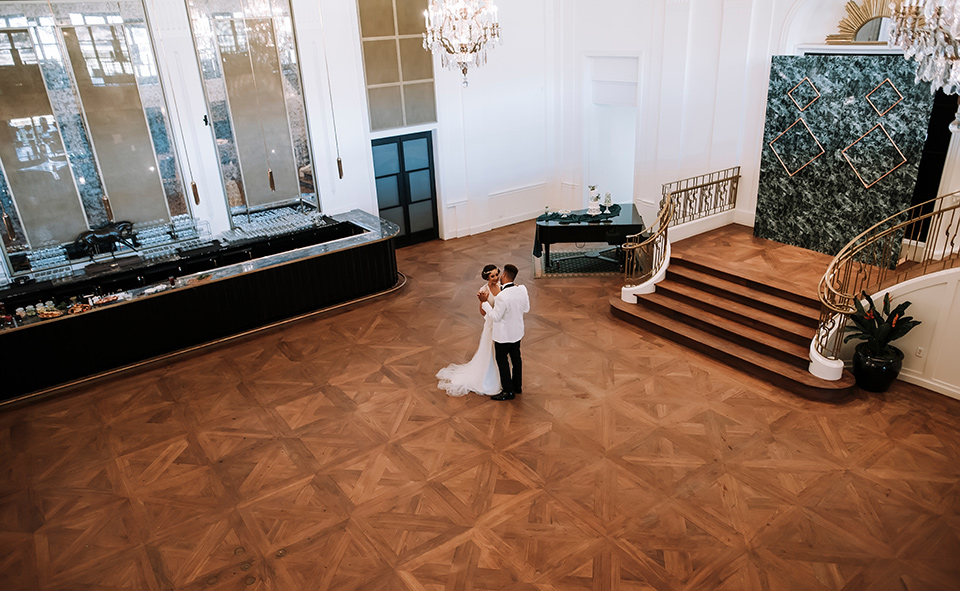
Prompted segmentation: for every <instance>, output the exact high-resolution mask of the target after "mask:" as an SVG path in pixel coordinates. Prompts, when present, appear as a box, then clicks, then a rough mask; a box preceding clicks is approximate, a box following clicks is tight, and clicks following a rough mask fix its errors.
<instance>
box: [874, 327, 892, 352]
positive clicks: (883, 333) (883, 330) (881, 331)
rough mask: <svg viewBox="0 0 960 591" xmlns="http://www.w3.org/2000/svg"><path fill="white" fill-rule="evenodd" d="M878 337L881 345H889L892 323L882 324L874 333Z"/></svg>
mask: <svg viewBox="0 0 960 591" xmlns="http://www.w3.org/2000/svg"><path fill="white" fill-rule="evenodd" d="M874 336H875V337H876V339H877V343H879V344H880V346H881V347H885V346H887V343H888V342H889V341H890V325H889V324H882V325H880V326H879V327H878V328H877V333H876V335H874Z"/></svg>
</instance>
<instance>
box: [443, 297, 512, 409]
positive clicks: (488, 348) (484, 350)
mask: <svg viewBox="0 0 960 591" xmlns="http://www.w3.org/2000/svg"><path fill="white" fill-rule="evenodd" d="M481 290H482V291H485V292H487V293H488V294H489V297H488V299H487V301H488V302H490V305H491V306H492V305H493V302H494V299H495V296H494V295H493V294H491V293H490V291H489V287H487V285H486V284H484V286H483V287H482V288H481ZM437 378H438V379H439V380H440V384H439V385H438V387H439V388H440V389H441V390H446V391H447V394H449V395H450V396H466V395H467V394H468V393H469V392H476V393H477V394H483V395H484V396H493V395H494V394H499V393H500V372H499V370H498V369H497V360H496V358H495V356H494V353H493V320H491V319H490V316H489V315H487V316H484V320H483V332H481V333H480V344H479V345H478V346H477V352H476V353H474V354H473V358H472V359H471V360H470V361H468V362H466V363H465V364H463V365H457V364H452V365H448V366H447V367H445V368H443V369H441V370H440V371H438V372H437Z"/></svg>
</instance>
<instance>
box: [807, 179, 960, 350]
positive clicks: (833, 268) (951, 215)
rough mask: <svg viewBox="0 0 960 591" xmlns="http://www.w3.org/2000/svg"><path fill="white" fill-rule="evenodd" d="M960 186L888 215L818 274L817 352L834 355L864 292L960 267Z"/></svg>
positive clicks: (844, 249) (875, 291)
mask: <svg viewBox="0 0 960 591" xmlns="http://www.w3.org/2000/svg"><path fill="white" fill-rule="evenodd" d="M958 233H960V191H958V192H956V193H950V194H949V195H943V196H941V197H937V198H936V199H931V200H930V201H927V202H925V203H921V204H920V205H915V206H913V207H911V208H909V209H906V210H904V211H901V212H900V213H898V214H896V215H893V216H890V217H889V218H887V219H885V220H883V221H882V222H880V223H878V224H876V225H874V226H873V227H871V228H870V229H868V230H867V231H865V232H863V233H862V234H860V235H859V236H857V237H856V238H854V239H853V240H851V241H850V243H849V244H847V245H846V246H845V247H844V248H843V249H842V250H841V251H840V253H839V254H837V256H836V257H835V258H834V259H833V261H832V262H831V263H830V266H829V267H827V272H826V273H824V275H823V278H822V279H821V280H820V287H819V292H820V305H821V309H820V327H819V329H818V331H817V336H816V338H815V341H814V343H815V346H816V350H817V352H818V353H820V354H821V355H823V356H824V357H826V358H827V359H832V360H836V359H837V356H838V354H839V352H840V347H841V345H842V344H843V335H844V330H843V329H844V327H845V326H846V324H847V319H848V318H849V317H850V315H851V314H852V313H853V312H854V311H855V308H854V304H853V301H854V299H855V298H858V297H859V296H860V294H861V293H862V292H867V293H868V294H874V293H877V292H879V291H881V290H883V289H885V288H888V287H890V286H893V285H896V284H898V283H902V282H904V281H907V280H908V279H913V278H915V277H920V276H923V275H927V274H930V273H935V272H937V271H943V270H946V269H951V268H954V267H960V240H958V239H957V234H958Z"/></svg>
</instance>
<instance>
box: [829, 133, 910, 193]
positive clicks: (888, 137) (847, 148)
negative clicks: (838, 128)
mask: <svg viewBox="0 0 960 591" xmlns="http://www.w3.org/2000/svg"><path fill="white" fill-rule="evenodd" d="M877 128H880V131H882V132H883V135H884V136H886V138H887V140H888V141H889V142H890V144H891V145H892V146H893V148H894V149H895V150H896V151H897V154H899V155H900V158H901V161H900V163H898V164H897V165H895V166H894V167H893V168H891V169H889V170H888V171H886V172H885V173H883V174H882V175H880V176H879V177H878V178H877V179H875V180H873V181H872V182H870V183H868V182H867V181H866V180H865V179H864V178H863V176H862V175H861V174H860V171H859V170H857V167H856V166H855V165H854V164H853V160H851V159H850V156H848V155H847V151H848V150H849V149H850V148H853V147H854V146H856V145H857V144H859V143H860V142H861V141H863V139H864V138H866V137H867V136H869V135H870V134H872V133H873V132H874V131H876V129H877ZM841 153H842V154H843V157H844V158H846V160H847V164H849V165H850V168H852V169H853V172H854V174H856V175H857V178H858V179H860V182H861V183H863V186H864V187H865V188H867V189H869V188H870V187H872V186H874V185H876V184H877V183H879V182H880V181H881V180H883V179H884V178H886V177H887V175H889V174H890V173H892V172H893V171H895V170H896V169H898V168H900V167H901V166H903V165H904V164H906V163H907V158H906V156H904V155H903V152H901V151H900V147H899V146H897V142H895V141H893V138H892V137H890V134H889V133H887V129H886V128H885V127H884V126H883V124H882V123H877V124H876V125H874V126H873V127H871V128H870V131H868V132H867V133H865V134H863V135H861V136H860V137H858V138H857V140H856V141H855V142H853V143H852V144H850V145H849V146H847V147H846V148H844V149H843V151H842V152H841Z"/></svg>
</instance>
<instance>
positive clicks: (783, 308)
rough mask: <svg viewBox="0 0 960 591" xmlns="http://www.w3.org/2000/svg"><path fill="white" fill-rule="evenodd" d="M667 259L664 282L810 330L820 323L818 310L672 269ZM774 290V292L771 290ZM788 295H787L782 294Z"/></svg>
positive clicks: (717, 278) (681, 268) (712, 276)
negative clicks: (788, 321) (712, 295)
mask: <svg viewBox="0 0 960 591" xmlns="http://www.w3.org/2000/svg"><path fill="white" fill-rule="evenodd" d="M673 263H674V261H673V259H671V261H670V267H669V268H668V269H667V278H668V279H670V280H672V281H676V282H678V283H684V284H686V285H689V286H691V287H695V288H696V289H699V290H701V291H705V292H708V293H712V294H714V295H717V296H720V297H723V298H726V299H728V300H733V301H736V302H739V303H741V304H745V305H747V306H750V307H752V308H756V309H757V310H762V311H764V312H767V313H769V314H775V315H779V316H782V317H783V318H789V319H790V320H791V321H793V322H796V323H798V324H802V325H804V326H809V327H811V328H816V327H817V326H818V325H819V323H820V308H819V306H817V307H811V306H807V305H805V304H797V303H796V302H794V301H792V300H791V301H789V302H786V301H784V299H783V298H782V297H781V296H780V295H777V294H776V293H771V292H769V291H767V290H762V289H757V288H755V287H752V286H749V285H743V284H741V283H737V282H733V281H730V280H729V279H726V278H723V277H720V276H718V275H715V274H711V273H705V272H703V271H699V270H695V269H693V268H691V267H687V266H685V265H674V264H673ZM771 289H776V288H771ZM776 291H778V292H779V291H783V290H776ZM784 293H788V292H784Z"/></svg>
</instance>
